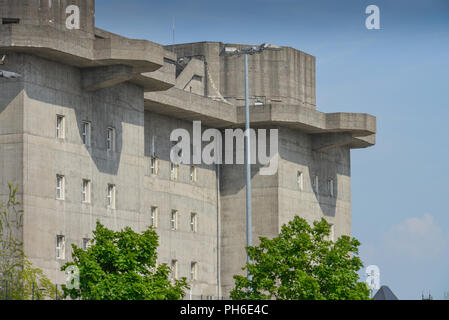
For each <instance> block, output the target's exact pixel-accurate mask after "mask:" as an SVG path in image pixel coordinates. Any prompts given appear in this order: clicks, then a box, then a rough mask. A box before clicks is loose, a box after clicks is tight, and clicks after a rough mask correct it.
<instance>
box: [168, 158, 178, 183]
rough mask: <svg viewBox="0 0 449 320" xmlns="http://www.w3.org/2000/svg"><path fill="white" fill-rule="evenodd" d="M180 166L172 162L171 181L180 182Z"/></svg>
mask: <svg viewBox="0 0 449 320" xmlns="http://www.w3.org/2000/svg"><path fill="white" fill-rule="evenodd" d="M178 171H179V165H178V164H174V163H173V162H170V179H171V180H178Z"/></svg>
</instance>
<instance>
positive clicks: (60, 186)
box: [56, 174, 65, 200]
mask: <svg viewBox="0 0 449 320" xmlns="http://www.w3.org/2000/svg"><path fill="white" fill-rule="evenodd" d="M64 184H65V179H64V176H63V175H60V174H57V175H56V199H57V200H64V193H65V192H64V189H65V186H64Z"/></svg>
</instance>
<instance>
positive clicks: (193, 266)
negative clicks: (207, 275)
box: [190, 262, 198, 281]
mask: <svg viewBox="0 0 449 320" xmlns="http://www.w3.org/2000/svg"><path fill="white" fill-rule="evenodd" d="M190 280H191V281H196V280H198V263H196V262H192V263H190Z"/></svg>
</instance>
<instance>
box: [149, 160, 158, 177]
mask: <svg viewBox="0 0 449 320" xmlns="http://www.w3.org/2000/svg"><path fill="white" fill-rule="evenodd" d="M158 172H159V159H158V158H156V157H151V163H150V173H151V174H152V175H155V176H157V174H158Z"/></svg>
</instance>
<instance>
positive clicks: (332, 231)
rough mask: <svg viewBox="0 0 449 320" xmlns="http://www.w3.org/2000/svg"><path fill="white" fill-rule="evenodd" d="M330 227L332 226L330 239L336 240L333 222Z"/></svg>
mask: <svg viewBox="0 0 449 320" xmlns="http://www.w3.org/2000/svg"><path fill="white" fill-rule="evenodd" d="M329 227H330V233H329V240H330V241H335V226H334V225H333V224H329Z"/></svg>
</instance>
